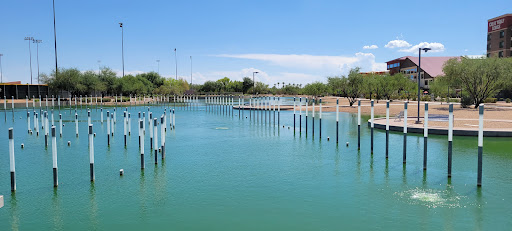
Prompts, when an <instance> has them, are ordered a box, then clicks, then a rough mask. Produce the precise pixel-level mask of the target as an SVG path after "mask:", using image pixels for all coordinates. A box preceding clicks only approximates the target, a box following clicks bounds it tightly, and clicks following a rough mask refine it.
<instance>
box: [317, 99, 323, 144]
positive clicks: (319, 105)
mask: <svg viewBox="0 0 512 231" xmlns="http://www.w3.org/2000/svg"><path fill="white" fill-rule="evenodd" d="M318 107H319V108H320V117H319V120H318V122H319V123H320V124H319V127H320V131H319V133H320V139H322V99H320V101H318Z"/></svg>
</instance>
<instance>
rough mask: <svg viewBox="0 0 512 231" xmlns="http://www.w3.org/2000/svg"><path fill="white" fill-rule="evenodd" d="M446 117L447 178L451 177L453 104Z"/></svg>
mask: <svg viewBox="0 0 512 231" xmlns="http://www.w3.org/2000/svg"><path fill="white" fill-rule="evenodd" d="M448 111H449V115H448V178H451V177H452V147H453V144H452V142H453V103H450V106H449V109H448Z"/></svg>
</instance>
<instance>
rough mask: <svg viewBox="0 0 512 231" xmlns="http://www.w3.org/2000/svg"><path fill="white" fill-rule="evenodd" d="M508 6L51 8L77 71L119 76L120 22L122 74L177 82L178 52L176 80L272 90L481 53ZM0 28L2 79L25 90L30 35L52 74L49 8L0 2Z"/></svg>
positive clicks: (72, 4)
mask: <svg viewBox="0 0 512 231" xmlns="http://www.w3.org/2000/svg"><path fill="white" fill-rule="evenodd" d="M509 1H510V0H508V1H471V0H469V1H326V0H306V1H279V0H274V1H223V0H221V1H192V0H189V1H119V0H113V1H108V0H104V1H98V0H89V1H70V0H68V1H63V0H56V14H57V16H56V17H57V45H58V47H57V49H58V60H59V67H66V68H69V67H76V68H78V69H80V70H83V71H84V70H97V69H98V60H101V63H100V65H101V66H108V67H110V68H112V69H113V70H115V71H117V72H118V73H119V74H120V73H121V70H122V63H121V28H119V25H118V22H123V23H124V45H125V46H124V53H125V72H126V73H138V72H147V71H157V70H158V66H157V62H156V60H160V74H162V75H163V76H166V77H170V76H174V75H175V58H174V48H177V61H178V76H180V77H186V78H187V80H190V56H192V60H193V71H192V72H193V78H194V80H193V81H194V82H196V83H202V82H204V81H206V80H216V79H218V78H221V77H224V76H227V77H229V78H231V79H236V80H241V79H242V78H243V77H244V76H252V72H253V71H259V72H260V73H259V74H257V76H256V78H257V80H258V81H263V82H265V83H267V84H270V85H271V86H272V85H273V84H274V83H276V82H286V83H301V84H305V83H308V82H313V81H326V77H327V76H333V75H340V74H345V73H346V72H347V71H348V70H349V69H350V68H351V67H356V66H359V67H361V68H363V70H364V71H372V70H373V71H379V70H384V69H385V63H384V62H386V61H389V60H391V59H394V58H397V57H401V56H405V55H417V47H418V46H419V45H421V46H428V47H432V48H433V51H436V52H429V53H427V54H426V55H427V56H458V55H483V54H485V49H486V33H487V20H488V19H490V18H493V17H496V16H499V15H502V14H505V13H512V10H510V9H511V8H507V7H505V6H507V5H510V2H509ZM507 10H508V11H507ZM0 22H1V23H0V53H1V54H3V55H4V56H3V57H2V66H3V76H4V81H16V80H21V81H22V82H23V83H27V82H30V69H29V68H30V66H29V48H28V41H24V37H26V36H32V37H34V38H35V39H41V40H43V43H41V44H40V46H39V67H40V72H41V73H43V72H45V73H48V72H50V71H52V70H53V69H54V68H55V61H54V59H55V56H54V50H53V42H54V39H53V14H52V1H51V0H45V1H41V0H17V1H2V2H0ZM394 40H395V41H394ZM372 45H374V46H372ZM365 46H368V47H366V48H375V47H378V48H375V49H365V48H364V47H365ZM31 48H32V69H33V78H34V83H36V82H37V81H36V79H37V64H36V46H35V44H31Z"/></svg>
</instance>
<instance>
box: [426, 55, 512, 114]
mask: <svg viewBox="0 0 512 231" xmlns="http://www.w3.org/2000/svg"><path fill="white" fill-rule="evenodd" d="M443 71H444V73H445V76H442V77H437V78H435V79H434V81H433V82H432V83H431V85H430V90H431V93H433V94H434V95H436V96H440V97H450V96H451V95H450V89H452V91H451V92H452V94H453V92H454V91H455V89H460V90H462V101H461V102H462V103H463V104H465V105H471V104H474V105H475V108H476V107H478V105H479V104H481V103H483V102H485V100H486V99H487V98H490V97H496V96H497V95H498V93H499V92H510V91H511V90H512V58H481V59H471V58H466V57H462V58H460V59H451V60H449V61H448V62H446V63H445V65H444V67H443Z"/></svg>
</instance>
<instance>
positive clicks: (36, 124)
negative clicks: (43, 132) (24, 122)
mask: <svg viewBox="0 0 512 231" xmlns="http://www.w3.org/2000/svg"><path fill="white" fill-rule="evenodd" d="M34 129H35V130H36V136H39V114H38V113H36V118H35V119H34Z"/></svg>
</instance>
